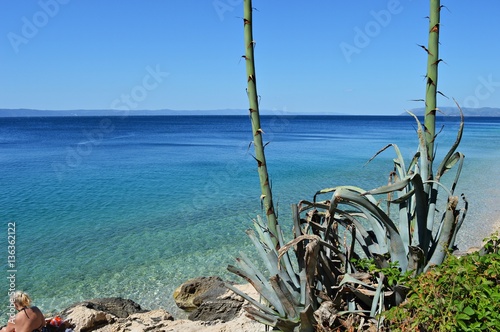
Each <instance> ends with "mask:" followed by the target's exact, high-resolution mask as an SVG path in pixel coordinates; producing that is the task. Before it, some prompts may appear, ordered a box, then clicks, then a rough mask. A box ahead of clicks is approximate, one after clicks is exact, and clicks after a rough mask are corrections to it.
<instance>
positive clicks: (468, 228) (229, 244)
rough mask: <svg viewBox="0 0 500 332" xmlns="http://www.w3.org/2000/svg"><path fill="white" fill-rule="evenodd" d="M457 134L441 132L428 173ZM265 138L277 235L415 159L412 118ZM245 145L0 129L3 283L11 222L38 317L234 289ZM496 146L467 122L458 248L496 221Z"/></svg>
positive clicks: (486, 131) (207, 131)
mask: <svg viewBox="0 0 500 332" xmlns="http://www.w3.org/2000/svg"><path fill="white" fill-rule="evenodd" d="M458 123H459V122H458V119H456V118H446V119H440V120H438V126H441V125H444V129H443V131H442V132H441V133H440V134H439V136H438V139H437V142H438V144H437V149H438V150H437V151H438V157H437V160H440V158H439V156H442V155H443V154H444V153H446V152H447V148H448V147H449V146H450V144H451V143H452V142H453V141H454V140H455V137H456V130H457V129H458ZM262 128H263V129H264V131H265V136H264V138H265V140H266V141H270V144H269V145H268V146H267V147H266V157H267V162H268V169H269V172H270V177H271V180H272V188H273V194H274V201H275V203H276V204H277V205H278V211H279V218H280V222H281V224H282V225H283V228H284V229H285V232H290V212H289V211H290V204H292V203H296V202H298V201H299V200H301V199H311V198H312V196H313V195H314V193H315V192H316V191H317V190H319V189H323V188H326V187H333V186H336V185H347V184H350V185H356V186H359V187H362V188H365V189H372V188H374V187H378V186H380V185H383V184H384V183H385V182H386V181H387V175H388V173H389V171H390V170H391V169H392V158H393V157H394V153H393V151H391V150H387V151H386V152H384V153H382V154H381V155H380V156H378V157H377V158H376V159H375V160H374V161H372V162H371V163H369V164H367V165H366V166H365V163H366V162H367V161H368V160H369V159H370V157H371V156H373V155H374V154H375V152H376V151H378V150H379V149H380V148H382V147H383V146H385V145H386V144H388V143H396V144H398V145H399V147H400V149H401V151H402V153H403V155H404V156H405V157H406V158H408V159H407V160H409V159H410V158H411V156H412V155H413V154H414V152H415V150H416V147H417V139H416V137H417V136H416V132H415V131H416V130H415V128H416V125H415V122H414V119H413V118H410V117H409V116H408V117H368V116H367V117H359V116H358V117H355V116H314V117H302V116H296V117H292V116H286V117H285V116H266V117H263V119H262ZM251 140H252V135H251V130H250V121H249V118H248V117H245V116H241V117H240V116H232V117H227V116H226V117H223V116H221V117H219V116H207V117H202V116H184V117H178V116H165V117H126V118H120V117H83V118H82V117H67V118H0V149H1V153H0V166H1V169H2V176H1V180H0V181H1V182H0V184H1V186H0V209H1V212H2V213H1V216H2V218H1V224H2V226H1V227H2V232H3V234H4V235H0V248H5V250H2V249H0V250H2V252H3V254H2V256H0V259H1V260H2V262H1V263H2V265H1V266H2V269H3V271H4V274H5V276H6V277H8V276H9V275H10V272H8V271H9V266H8V264H7V261H8V257H7V256H8V254H7V233H8V223H9V222H10V223H15V226H16V234H15V235H16V243H15V246H16V255H15V256H16V257H15V270H16V271H15V276H16V283H15V284H16V288H18V289H23V290H26V291H28V292H29V293H31V294H32V296H33V298H34V300H35V304H37V305H39V306H40V307H41V308H42V309H43V310H45V311H49V310H59V309H62V308H64V307H66V306H68V305H70V304H72V303H74V302H76V301H80V300H84V299H90V298H95V297H107V296H121V297H126V298H131V299H133V300H135V301H136V302H138V303H140V304H141V305H142V306H143V307H145V308H158V307H162V308H166V309H167V310H170V311H172V312H175V311H176V310H175V305H174V303H173V300H172V293H173V290H174V289H175V288H176V287H177V286H179V285H180V284H181V283H182V282H184V281H185V280H187V279H188V278H191V277H197V276H207V275H220V276H222V277H224V278H229V279H233V280H238V279H237V278H236V277H234V276H232V275H230V274H229V273H227V272H226V266H227V265H228V264H231V263H232V262H233V259H234V257H235V256H236V255H238V252H239V251H241V250H243V251H245V252H247V253H250V255H251V253H252V252H253V247H252V245H251V243H250V241H249V240H248V239H247V237H246V235H245V233H244V230H245V229H247V228H249V227H251V219H252V218H255V216H256V215H257V214H259V213H260V203H259V196H260V189H259V183H258V176H257V171H256V163H255V161H254V159H253V157H252V155H253V147H252V146H250V145H249V142H250V141H251ZM499 141H500V119H491V118H490V119H481V118H477V119H476V118H467V119H466V124H465V131H464V137H463V139H462V144H461V145H460V147H459V149H458V150H459V151H462V152H463V153H464V154H465V155H466V162H465V167H464V170H463V172H462V177H461V180H460V182H459V185H458V188H457V190H456V192H457V193H462V192H464V193H465V194H466V195H467V197H468V199H469V201H470V209H469V214H468V217H467V219H466V222H465V225H464V226H463V229H462V232H461V235H460V237H459V239H458V241H459V243H460V244H461V245H462V247H464V246H477V245H479V244H480V243H481V240H482V239H483V238H484V237H485V236H487V235H488V234H489V232H490V231H491V227H492V225H493V223H494V222H495V221H497V220H498V219H499V218H498V215H499V213H498V212H499V208H498V207H497V206H498V204H497V202H498V199H499V197H500V195H499V192H498V189H497V184H498V182H499V181H498V180H499V179H500V177H499V175H500V171H499V170H498V168H497V167H496V165H497V163H498V162H499V161H500V150H499V149H498V142H499ZM2 279H3V283H0V287H1V288H0V289H4V290H5V291H4V292H3V294H4V295H2V297H1V298H3V300H1V298H0V301H3V304H2V308H5V307H6V305H7V304H8V297H7V293H8V288H9V284H8V281H7V278H2ZM0 294H2V293H0ZM2 312H5V311H2ZM5 319H6V317H5Z"/></svg>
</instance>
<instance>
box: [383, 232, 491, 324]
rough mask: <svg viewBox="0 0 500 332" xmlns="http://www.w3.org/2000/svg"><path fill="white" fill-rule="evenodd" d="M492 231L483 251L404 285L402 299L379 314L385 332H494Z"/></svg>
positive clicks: (448, 261) (453, 260)
mask: <svg viewBox="0 0 500 332" xmlns="http://www.w3.org/2000/svg"><path fill="white" fill-rule="evenodd" d="M499 240H500V238H499V237H498V234H495V235H494V236H492V237H491V238H490V239H488V241H487V243H486V245H485V247H484V248H483V250H481V251H478V252H474V253H471V254H468V255H466V256H463V257H455V256H452V255H450V256H449V257H448V258H447V259H446V260H445V262H444V263H443V264H442V265H440V266H436V267H434V268H432V269H429V270H428V271H427V272H426V273H423V274H421V275H420V276H419V277H418V278H415V279H411V280H409V281H408V282H407V283H406V286H407V287H409V289H410V291H409V293H408V297H407V300H406V301H405V303H403V304H402V305H400V306H398V307H394V308H392V309H390V310H389V311H387V312H385V313H384V316H385V320H386V322H385V326H386V328H387V329H390V330H391V331H458V330H459V331H497V330H498V328H499V327H500V253H499Z"/></svg>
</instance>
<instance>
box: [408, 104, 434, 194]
mask: <svg viewBox="0 0 500 332" xmlns="http://www.w3.org/2000/svg"><path fill="white" fill-rule="evenodd" d="M408 113H409V114H410V115H411V116H413V118H414V119H415V121H416V122H417V135H418V141H419V144H418V150H419V152H420V156H422V158H421V159H420V162H421V167H420V174H421V177H422V179H429V178H431V174H430V173H429V172H431V169H430V164H429V163H430V162H432V161H431V160H428V159H427V144H426V142H425V133H424V129H423V127H422V123H421V122H420V121H419V120H418V118H417V116H416V115H415V114H413V113H412V112H408ZM426 192H427V191H426Z"/></svg>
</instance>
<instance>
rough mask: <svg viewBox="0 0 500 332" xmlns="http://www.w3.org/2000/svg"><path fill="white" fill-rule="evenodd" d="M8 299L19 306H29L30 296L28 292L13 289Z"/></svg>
mask: <svg viewBox="0 0 500 332" xmlns="http://www.w3.org/2000/svg"><path fill="white" fill-rule="evenodd" d="M10 301H11V302H12V303H15V304H17V305H20V306H21V307H29V306H30V305H31V298H30V296H29V295H28V294H26V293H25V292H23V291H15V292H14V293H13V294H12V295H11V296H10Z"/></svg>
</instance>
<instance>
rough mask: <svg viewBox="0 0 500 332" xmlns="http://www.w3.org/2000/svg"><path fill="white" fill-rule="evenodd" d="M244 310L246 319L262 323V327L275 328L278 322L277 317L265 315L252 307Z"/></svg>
mask: <svg viewBox="0 0 500 332" xmlns="http://www.w3.org/2000/svg"><path fill="white" fill-rule="evenodd" d="M252 304H253V303H252ZM253 305H255V304H253ZM245 310H246V312H247V314H246V316H247V317H248V318H250V319H252V320H255V321H257V322H259V323H262V324H264V325H268V326H272V327H276V324H277V322H278V317H276V316H274V315H273V314H266V313H264V312H261V311H259V310H257V309H255V308H253V307H245Z"/></svg>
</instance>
